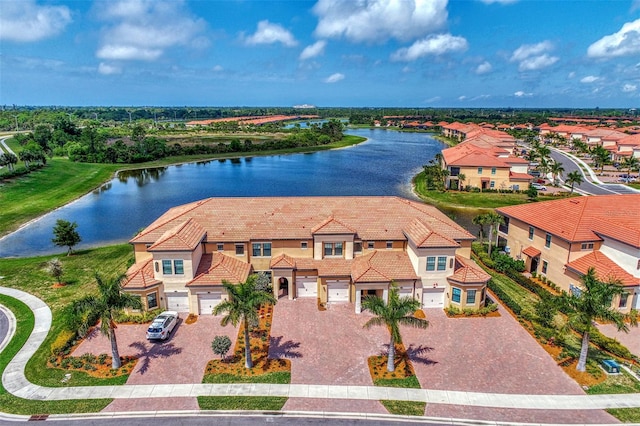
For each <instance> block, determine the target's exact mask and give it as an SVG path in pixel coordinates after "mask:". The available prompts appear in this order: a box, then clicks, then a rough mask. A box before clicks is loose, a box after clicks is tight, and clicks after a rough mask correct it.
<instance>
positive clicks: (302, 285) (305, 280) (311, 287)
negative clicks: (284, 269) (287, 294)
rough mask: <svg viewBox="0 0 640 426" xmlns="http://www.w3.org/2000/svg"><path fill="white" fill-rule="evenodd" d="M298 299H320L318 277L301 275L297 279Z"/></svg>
mask: <svg viewBox="0 0 640 426" xmlns="http://www.w3.org/2000/svg"><path fill="white" fill-rule="evenodd" d="M296 295H297V297H318V277H316V276H315V275H309V276H306V275H301V276H297V277H296Z"/></svg>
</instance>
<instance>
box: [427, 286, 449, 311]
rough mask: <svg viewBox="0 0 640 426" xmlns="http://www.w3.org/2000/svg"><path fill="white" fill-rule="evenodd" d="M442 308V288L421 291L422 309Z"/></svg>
mask: <svg viewBox="0 0 640 426" xmlns="http://www.w3.org/2000/svg"><path fill="white" fill-rule="evenodd" d="M443 306H444V288H425V289H424V290H422V307H423V308H442V307H443Z"/></svg>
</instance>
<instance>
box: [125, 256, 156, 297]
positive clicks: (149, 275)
mask: <svg viewBox="0 0 640 426" xmlns="http://www.w3.org/2000/svg"><path fill="white" fill-rule="evenodd" d="M158 284H162V281H158V280H156V279H155V278H154V275H153V259H149V260H147V261H146V262H140V263H136V264H134V265H131V267H130V268H129V269H128V270H127V278H126V280H125V282H124V284H123V285H122V287H123V288H126V289H127V290H134V289H144V288H149V287H152V286H154V285H158Z"/></svg>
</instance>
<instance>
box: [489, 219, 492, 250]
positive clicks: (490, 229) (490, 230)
mask: <svg viewBox="0 0 640 426" xmlns="http://www.w3.org/2000/svg"><path fill="white" fill-rule="evenodd" d="M491 240H493V224H491V226H490V227H489V256H491V242H492V241H491Z"/></svg>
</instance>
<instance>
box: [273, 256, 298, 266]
mask: <svg viewBox="0 0 640 426" xmlns="http://www.w3.org/2000/svg"><path fill="white" fill-rule="evenodd" d="M295 267H296V260H295V259H294V258H293V257H291V256H289V255H287V254H284V253H282V254H281V255H280V256H276V257H274V258H273V259H271V263H270V264H269V268H271V269H274V268H275V269H277V268H286V269H291V268H295Z"/></svg>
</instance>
